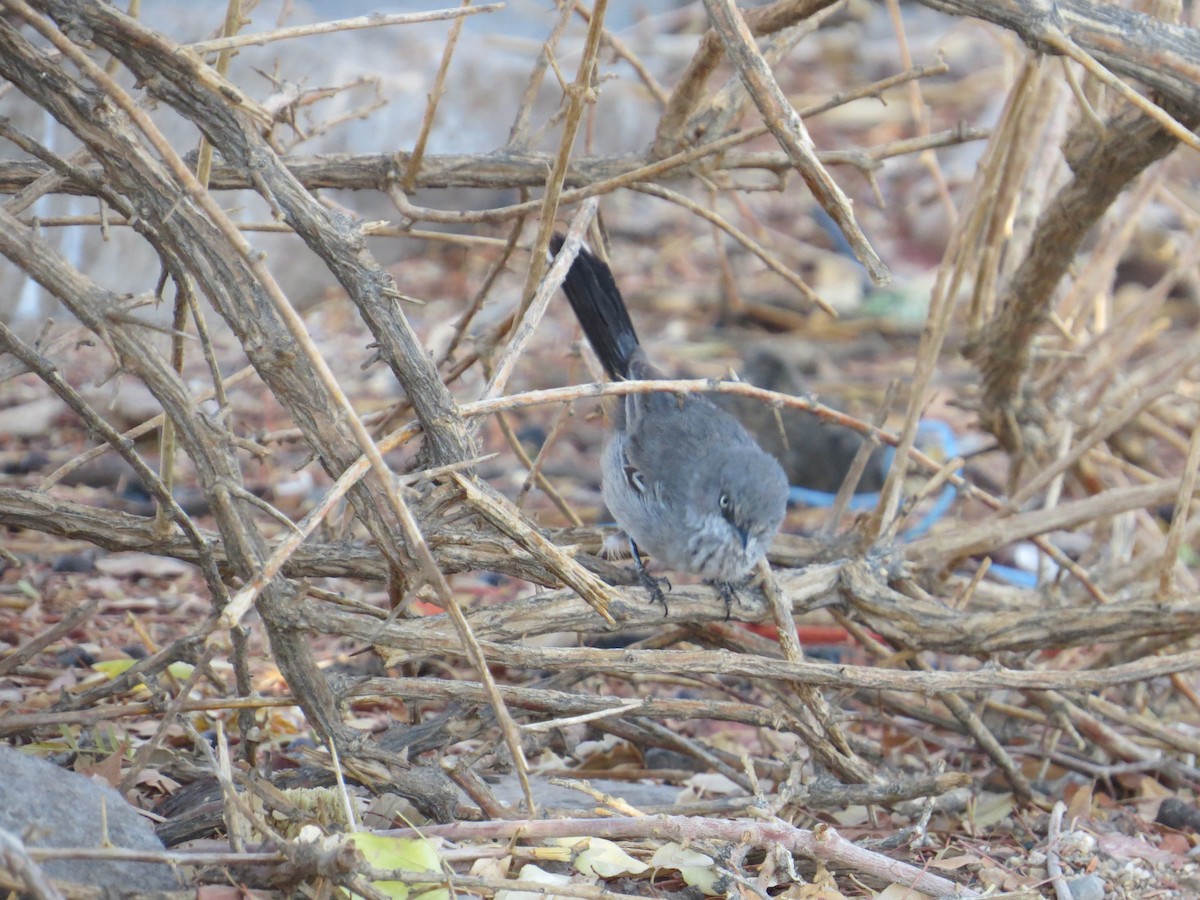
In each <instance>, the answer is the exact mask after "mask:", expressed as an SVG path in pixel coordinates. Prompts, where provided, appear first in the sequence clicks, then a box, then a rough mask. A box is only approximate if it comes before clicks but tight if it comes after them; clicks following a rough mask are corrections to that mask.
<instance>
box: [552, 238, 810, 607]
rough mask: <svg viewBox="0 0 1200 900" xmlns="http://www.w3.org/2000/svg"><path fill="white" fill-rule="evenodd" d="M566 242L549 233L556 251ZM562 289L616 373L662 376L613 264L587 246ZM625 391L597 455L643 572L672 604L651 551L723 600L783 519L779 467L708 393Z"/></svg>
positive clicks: (607, 492)
mask: <svg viewBox="0 0 1200 900" xmlns="http://www.w3.org/2000/svg"><path fill="white" fill-rule="evenodd" d="M563 242H564V238H563V237H562V236H561V235H556V236H555V237H554V239H553V240H552V242H551V249H552V250H553V252H554V253H556V254H557V253H558V251H559V250H560V249H561V248H562V245H563ZM563 291H564V292H565V293H566V295H567V299H568V300H569V301H570V302H571V308H572V309H573V310H574V311H575V316H576V318H578V319H579V324H580V325H581V326H582V327H583V333H584V334H585V335H586V336H587V339H588V342H589V343H590V344H591V345H592V349H593V350H595V352H596V356H597V357H598V358H599V360H600V364H601V365H602V366H604V370H605V372H607V373H608V377H609V378H611V379H613V380H649V379H660V378H664V377H665V376H664V375H663V374H662V372H660V371H659V370H658V369H657V368H655V367H654V366H653V365H652V364H651V363H650V361H649V360H647V359H646V354H645V352H644V351H643V350H642V347H641V344H640V342H639V341H638V336H637V332H636V331H634V328H633V322H632V321H630V318H629V311H628V309H626V307H625V301H624V300H623V299H622V297H621V292H620V291H619V290H618V289H617V285H616V282H615V281H614V280H613V276H612V272H611V270H610V269H609V267H608V266H607V265H606V264H605V263H603V262H601V261H600V260H599V259H597V258H596V256H595V255H593V254H592V253H591V251H589V250H588V249H587V248H583V249H582V250H580V252H579V255H578V256H577V257H576V259H575V261H574V263H573V264H572V265H571V268H570V271H569V272H568V273H567V277H566V280H565V281H564V282H563ZM618 401H619V402H618V403H617V404H616V411H615V414H614V415H613V418H612V432H611V434H610V435H609V440H608V444H607V446H606V447H605V449H604V454H603V457H602V459H601V470H602V475H603V477H602V483H603V494H604V502H605V503H606V504H607V505H608V509H609V511H610V512H611V513H612V515H613V518H614V519H616V522H617V524H618V525H619V526H620V527H621V528H622V529H623V530H624V531H625V533H626V534H627V535H628V536H629V540H630V544H631V549H632V551H633V559H634V563H635V565H636V567H637V571H638V577H639V580H640V581H641V583H642V584H643V586H644V587H646V588H647V590H649V591H650V593H651V595H652V596H653V597H654V599H655V600H657V601H659V602H661V603H662V604H663V609H664V611H666V609H667V603H666V597H665V596H664V594H663V589H662V586H663V585H664V584H665V585H666V586H667V588H668V589H670V582H668V581H667V580H666V579H665V578H655V577H653V576H651V575H650V574H649V573H648V572H647V571H646V569H645V567H644V566H643V564H642V561H641V558H640V554H639V551H645V552H646V553H647V554H649V555H650V556H651V557H653V558H654V559H656V560H657V561H658V562H660V563H662V564H663V565H665V566H666V567H668V568H670V569H673V570H675V571H679V572H688V573H692V574H696V575H700V576H701V577H703V578H704V579H705V580H707V581H708V582H710V583H712V584H714V585H715V586H716V587H718V589H720V590H721V594H722V596H723V597H724V598H725V601H726V604H727V606H728V605H729V604H731V603H732V598H733V589H734V587H735V586H736V585H737V584H738V583H740V582H742V581H744V580H745V579H746V577H747V575H748V574H749V572H750V570H751V569H752V568H753V567H754V566H755V565H757V563H758V561H759V560H760V559H762V558H763V556H764V555H765V554H766V552H767V548H768V547H769V546H770V544H771V541H772V539H773V538H774V537H775V534H776V533H777V532H778V531H779V526H780V525H781V524H782V522H783V517H784V513H785V511H786V507H787V494H788V484H787V477H786V476H785V475H784V472H783V469H782V468H781V467H780V465H779V463H778V461H776V459H775V458H774V457H773V456H771V455H770V454H768V453H766V452H765V451H764V450H763V449H762V448H761V447H759V446H758V443H757V442H756V441H755V440H754V438H753V437H752V436H751V435H750V433H749V432H748V431H747V430H746V429H745V428H744V427H743V426H742V425H741V423H740V422H738V421H737V419H735V418H734V417H733V416H731V415H730V414H729V413H727V412H725V411H724V410H722V409H718V408H717V407H716V406H714V405H713V404H712V403H710V402H709V401H708V400H707V399H705V398H704V397H702V396H699V395H697V394H678V393H665V392H655V393H648V394H626V395H625V396H623V397H620V398H618Z"/></svg>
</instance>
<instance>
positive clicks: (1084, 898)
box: [1067, 873, 1104, 900]
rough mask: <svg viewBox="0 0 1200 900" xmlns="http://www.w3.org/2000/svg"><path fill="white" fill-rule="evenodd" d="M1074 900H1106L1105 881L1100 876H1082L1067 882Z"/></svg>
mask: <svg viewBox="0 0 1200 900" xmlns="http://www.w3.org/2000/svg"><path fill="white" fill-rule="evenodd" d="M1067 888H1068V889H1069V890H1070V891H1071V897H1072V898H1074V900H1104V879H1103V878H1101V877H1100V876H1099V875H1097V874H1095V873H1092V874H1091V875H1080V876H1079V877H1078V878H1072V879H1071V880H1070V881H1068V882H1067Z"/></svg>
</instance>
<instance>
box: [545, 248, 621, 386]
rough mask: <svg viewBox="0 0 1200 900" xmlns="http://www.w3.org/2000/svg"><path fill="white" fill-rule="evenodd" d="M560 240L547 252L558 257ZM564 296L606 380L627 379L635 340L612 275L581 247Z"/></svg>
mask: <svg viewBox="0 0 1200 900" xmlns="http://www.w3.org/2000/svg"><path fill="white" fill-rule="evenodd" d="M563 240H564V238H563V236H562V235H561V234H556V235H554V237H553V238H551V240H550V249H551V250H552V251H553V252H554V253H558V251H559V250H560V249H562V245H563ZM563 292H564V293H566V295H567V299H568V300H570V301H571V309H573V310H575V318H577V319H579V324H580V325H582V326H583V333H584V334H586V335H587V339H588V343H590V344H591V345H592V349H593V350H595V351H596V356H597V357H599V359H600V364H601V365H602V366H604V371H606V372H607V373H608V377H609V378H628V377H629V360H630V359H631V358H632V357H633V352H634V351H635V350H636V349H637V348H638V336H637V332H636V331H634V330H633V322H631V321H630V320H629V311H628V310H627V309H626V308H625V301H624V300H622V299H621V292H620V291H619V290H617V283H616V282H615V281H614V280H613V276H612V271H611V270H610V269H609V268H608V266H607V265H605V264H604V263H603V262H601V261H600V260H599V259H597V258H596V257H595V256H593V255H592V254H591V252H590V251H589V250H588V249H587V248H586V247H584V248H582V249H580V251H579V255H578V256H577V257H575V262H573V263H572V264H571V269H570V271H569V272H567V278H566V281H564V282H563Z"/></svg>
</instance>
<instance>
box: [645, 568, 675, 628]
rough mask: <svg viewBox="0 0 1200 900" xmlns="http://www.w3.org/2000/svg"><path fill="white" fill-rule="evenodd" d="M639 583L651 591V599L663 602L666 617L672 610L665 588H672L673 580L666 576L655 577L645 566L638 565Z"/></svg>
mask: <svg viewBox="0 0 1200 900" xmlns="http://www.w3.org/2000/svg"><path fill="white" fill-rule="evenodd" d="M637 576H638V583H639V584H640V585H641V586H642V587H644V588H645V589H646V590H647V591H649V592H650V599H651V601H653V602H654V603H661V604H662V608H663V616H664V617H665V616H666V615H667V614H668V613H669V612H670V610H669V609H668V608H667V595H666V594H665V593H664V591H663V588H666V590H668V591H669V590H671V581H670V579H668V578H666V577H662V578H655V577H654V576H653V575H651V574H650V573H649V572H647V571H646V567H645V566H638V567H637Z"/></svg>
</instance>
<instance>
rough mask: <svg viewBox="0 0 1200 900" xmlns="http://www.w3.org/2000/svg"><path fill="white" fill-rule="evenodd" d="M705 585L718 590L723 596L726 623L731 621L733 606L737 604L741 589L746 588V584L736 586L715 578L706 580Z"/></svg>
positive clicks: (730, 582)
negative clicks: (738, 591) (738, 590)
mask: <svg viewBox="0 0 1200 900" xmlns="http://www.w3.org/2000/svg"><path fill="white" fill-rule="evenodd" d="M704 583H705V584H707V585H708V586H709V587H711V588H716V590H717V593H719V594H720V595H721V599H722V600H724V601H725V621H726V622H728V621H729V617H730V615H731V614H732V613H733V604H734V603H736V602H737V599H738V593H737V589H738V588H739V587H745V584H744V583H742V584H734V583H733V582H732V581H717V580H716V579H715V578H705V579H704Z"/></svg>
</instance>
